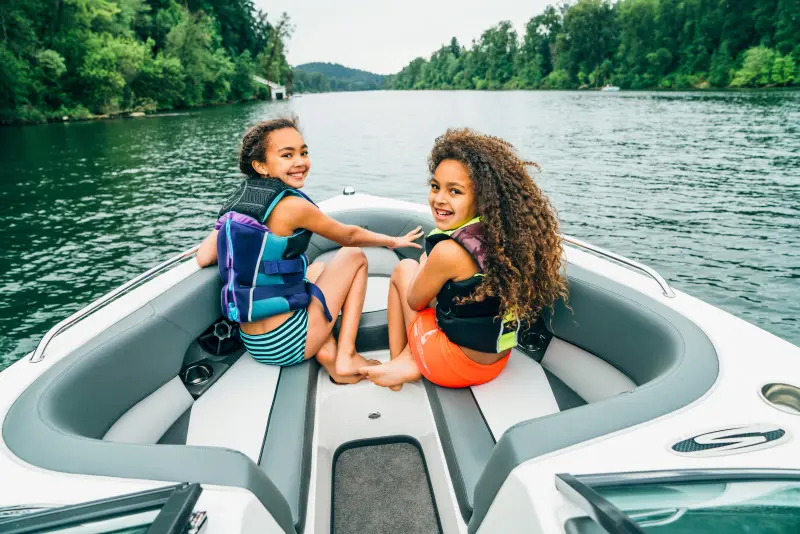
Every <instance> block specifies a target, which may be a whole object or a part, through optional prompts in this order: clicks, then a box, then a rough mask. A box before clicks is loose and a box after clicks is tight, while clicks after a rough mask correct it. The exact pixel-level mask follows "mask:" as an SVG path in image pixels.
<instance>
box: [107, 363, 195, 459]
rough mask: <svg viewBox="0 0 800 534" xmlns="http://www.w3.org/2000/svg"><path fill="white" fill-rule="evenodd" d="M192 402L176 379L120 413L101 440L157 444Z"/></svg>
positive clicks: (181, 383) (179, 381)
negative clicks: (120, 415)
mask: <svg viewBox="0 0 800 534" xmlns="http://www.w3.org/2000/svg"><path fill="white" fill-rule="evenodd" d="M192 402H193V399H192V396H191V395H190V394H189V392H188V391H187V390H186V387H185V386H184V385H183V382H181V379H180V378H179V377H177V376H176V377H175V378H173V379H172V380H170V381H169V382H167V383H166V384H164V385H163V386H161V387H160V388H158V389H157V390H155V391H154V392H153V393H151V394H150V395H148V396H147V397H145V398H144V399H142V400H140V401H139V402H137V403H136V404H135V405H133V406H132V407H131V409H129V410H128V411H127V412H125V413H124V414H122V417H120V418H119V419H117V421H116V422H115V423H114V424H113V425H111V428H109V429H108V432H106V435H105V436H103V439H104V440H106V441H116V442H119V443H149V444H152V443H157V442H158V440H159V439H161V436H163V435H164V432H166V431H167V429H168V428H169V427H170V426H172V424H173V423H174V422H175V421H176V420H177V419H178V417H180V416H181V415H183V413H184V412H185V411H186V410H188V409H189V408H190V407H191V406H192Z"/></svg>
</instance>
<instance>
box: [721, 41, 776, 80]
mask: <svg viewBox="0 0 800 534" xmlns="http://www.w3.org/2000/svg"><path fill="white" fill-rule="evenodd" d="M774 60H775V52H773V51H772V50H771V49H769V48H767V47H765V46H757V47H753V48H750V49H748V50H747V51H746V52H745V54H744V63H743V64H742V68H741V69H739V70H738V71H736V74H735V75H734V77H733V81H732V82H731V86H733V87H755V86H758V85H767V84H768V83H770V79H771V76H772V65H773V62H774Z"/></svg>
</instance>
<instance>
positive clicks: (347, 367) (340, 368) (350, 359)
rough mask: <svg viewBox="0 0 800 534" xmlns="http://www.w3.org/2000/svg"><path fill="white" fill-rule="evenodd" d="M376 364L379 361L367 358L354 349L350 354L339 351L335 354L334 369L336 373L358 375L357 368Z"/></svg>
mask: <svg viewBox="0 0 800 534" xmlns="http://www.w3.org/2000/svg"><path fill="white" fill-rule="evenodd" d="M378 364H380V362H379V361H377V360H367V359H366V358H364V357H363V356H361V355H360V354H359V353H357V352H355V351H353V352H352V353H351V354H346V353H342V352H340V353H339V354H337V355H336V365H335V370H336V374H337V375H341V376H354V375H358V370H359V369H361V368H363V367H368V366H371V365H378ZM362 378H363V377H362Z"/></svg>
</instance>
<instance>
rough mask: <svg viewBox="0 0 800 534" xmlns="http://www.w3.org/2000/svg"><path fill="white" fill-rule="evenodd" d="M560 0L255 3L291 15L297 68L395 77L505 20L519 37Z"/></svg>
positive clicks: (293, 61)
mask: <svg viewBox="0 0 800 534" xmlns="http://www.w3.org/2000/svg"><path fill="white" fill-rule="evenodd" d="M554 3H555V0H402V1H397V0H295V1H293V2H290V1H288V0H255V4H256V7H257V8H258V9H262V10H263V11H266V12H267V13H268V14H269V19H270V21H273V22H274V21H276V20H277V19H278V17H279V16H280V13H281V12H283V11H285V12H287V13H288V14H289V16H290V17H291V19H292V23H293V24H294V26H295V32H294V35H293V36H292V38H291V40H290V41H289V43H288V48H289V54H288V59H289V63H290V64H291V65H299V64H302V63H309V62H311V61H327V62H330V63H341V64H342V65H344V66H346V67H352V68H357V69H363V70H368V71H371V72H377V73H379V74H393V73H395V72H397V71H399V70H400V69H402V68H403V67H404V66H406V65H407V64H408V63H409V62H410V61H411V60H412V59H414V58H415V57H418V56H423V57H426V58H427V57H428V56H429V55H430V54H431V53H432V52H434V51H435V50H436V49H438V48H439V47H440V46H441V45H442V44H443V43H446V42H449V41H450V38H451V37H453V36H455V37H456V38H457V39H458V41H459V42H460V43H461V44H463V45H467V46H469V45H470V43H471V42H472V40H473V39H477V38H478V37H480V35H481V33H482V32H483V31H484V30H485V29H487V28H489V27H490V26H493V25H494V24H497V23H498V22H500V21H501V20H510V21H511V22H512V23H514V27H515V28H516V30H517V33H518V34H519V35H522V34H523V33H524V30H525V24H526V23H527V22H528V20H530V18H531V17H533V16H535V15H537V14H539V13H541V12H542V11H543V10H544V8H545V7H546V6H547V5H548V4H554Z"/></svg>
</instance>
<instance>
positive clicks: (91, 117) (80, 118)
mask: <svg viewBox="0 0 800 534" xmlns="http://www.w3.org/2000/svg"><path fill="white" fill-rule="evenodd" d="M252 102H270V100H265V99H261V98H251V99H249V100H239V101H236V102H218V103H215V104H202V105H199V106H192V107H190V108H177V109H175V108H174V109H162V110H156V111H141V110H125V111H119V112H116V113H102V114H98V115H95V114H91V113H90V114H88V115H63V116H62V117H60V118H59V117H50V118H46V119H45V120H17V119H13V120H11V121H7V122H0V128H6V127H11V126H17V127H19V126H42V125H49V124H69V123H72V122H95V121H108V120H124V119H149V118H155V117H170V116H175V115H187V114H190V113H193V112H195V111H198V110H202V109H207V108H214V107H221V106H235V105H239V104H249V103H252ZM273 102H278V101H277V100H274V101H273Z"/></svg>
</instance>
